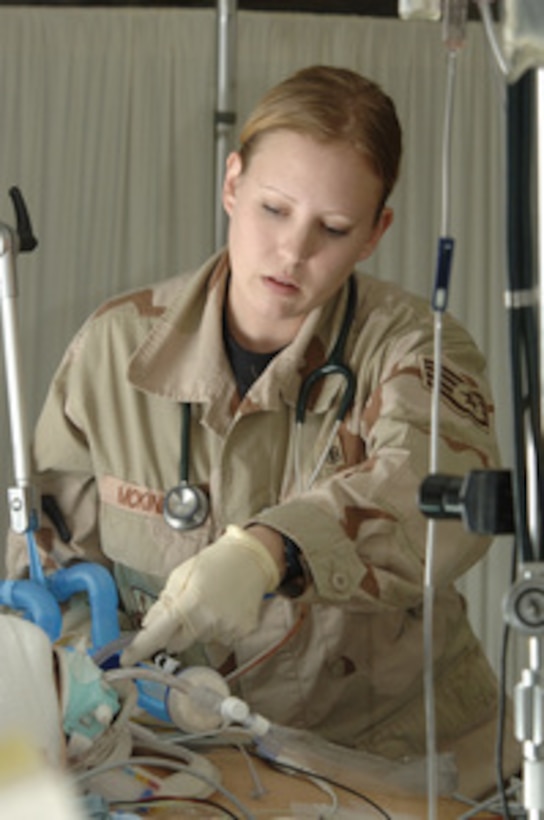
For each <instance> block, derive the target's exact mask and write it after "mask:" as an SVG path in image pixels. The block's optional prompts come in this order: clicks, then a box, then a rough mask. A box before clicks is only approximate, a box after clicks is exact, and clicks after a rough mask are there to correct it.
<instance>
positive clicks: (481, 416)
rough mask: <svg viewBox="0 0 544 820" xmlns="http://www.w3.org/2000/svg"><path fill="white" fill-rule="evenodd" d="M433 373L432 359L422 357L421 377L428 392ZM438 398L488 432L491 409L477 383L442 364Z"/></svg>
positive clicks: (430, 387) (431, 384)
mask: <svg viewBox="0 0 544 820" xmlns="http://www.w3.org/2000/svg"><path fill="white" fill-rule="evenodd" d="M434 371H435V367H434V359H431V358H429V357H424V358H423V359H422V364H421V377H422V380H423V384H424V385H425V387H426V388H427V389H428V390H432V387H433V384H434ZM440 396H441V398H442V400H443V401H444V402H445V403H446V404H447V405H448V406H449V407H450V408H451V409H452V410H453V411H454V412H456V413H459V415H461V416H465V417H467V418H470V419H471V420H472V421H473V422H474V423H475V424H477V425H478V426H479V427H481V428H483V429H484V430H489V424H490V420H489V415H490V409H491V408H490V405H489V404H488V402H487V401H486V398H485V396H484V395H483V393H482V391H481V390H480V388H479V385H478V383H477V382H476V381H475V380H474V379H473V378H472V377H471V376H468V375H467V374H466V373H462V372H461V371H458V370H453V368H451V367H448V365H445V364H442V368H441V376H440Z"/></svg>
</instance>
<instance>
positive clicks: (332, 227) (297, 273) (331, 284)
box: [223, 130, 392, 352]
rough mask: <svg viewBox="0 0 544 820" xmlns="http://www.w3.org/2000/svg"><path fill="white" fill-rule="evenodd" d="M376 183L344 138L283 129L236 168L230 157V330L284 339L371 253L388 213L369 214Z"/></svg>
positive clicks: (247, 337) (251, 344)
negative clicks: (323, 140) (321, 138)
mask: <svg viewBox="0 0 544 820" xmlns="http://www.w3.org/2000/svg"><path fill="white" fill-rule="evenodd" d="M381 197H382V183H381V181H380V180H379V179H378V177H377V176H376V175H375V174H374V173H373V171H372V170H371V169H370V166H369V164H368V163H367V162H366V161H365V159H364V158H363V157H361V155H360V154H357V153H356V152H355V150H354V149H353V148H352V147H351V146H350V145H348V144H347V143H343V142H333V143H321V142H318V141H316V140H314V139H313V138H311V137H308V136H306V135H302V134H298V133H296V132H294V131H288V130H280V131H272V132H270V133H269V134H265V135H264V136H263V137H261V139H260V140H259V143H258V144H257V146H256V149H255V151H254V153H253V154H252V157H251V161H250V162H249V165H248V167H247V168H246V170H245V171H244V172H243V173H242V162H241V159H240V156H239V154H237V153H233V154H231V155H230V156H229V158H228V160H227V171H226V176H225V182H224V187H223V205H224V207H225V210H226V212H227V214H228V215H229V217H230V225H229V254H230V262H231V280H230V287H229V296H228V306H227V317H228V322H229V329H230V331H231V333H233V334H234V336H235V338H237V340H238V342H239V343H241V344H242V345H244V346H245V347H247V348H249V349H253V350H255V351H261V352H267V351H272V350H275V349H278V348H280V347H282V346H284V345H286V344H288V343H289V342H290V341H292V339H293V338H294V337H295V335H296V333H297V331H298V329H299V327H300V325H301V324H302V322H303V321H304V318H305V317H306V315H307V314H308V313H309V312H310V311H311V310H312V309H313V308H315V307H317V306H319V305H322V304H323V303H324V302H326V301H327V300H328V299H329V298H330V297H331V296H332V295H333V294H334V293H335V292H336V291H337V290H338V289H339V288H340V287H341V285H342V284H343V283H344V282H345V281H346V279H347V278H348V277H349V275H350V273H351V272H352V270H353V267H354V265H355V264H356V263H357V262H359V261H360V260H362V259H365V258H367V257H368V256H370V254H371V253H372V251H373V250H374V248H375V247H376V245H377V244H378V242H379V240H380V238H381V237H382V235H383V233H384V231H385V230H386V229H387V227H388V226H389V224H390V223H391V219H392V212H391V211H390V209H384V210H383V211H382V213H381V214H380V216H379V217H378V219H377V221H376V211H377V208H378V206H379V203H380V200H381Z"/></svg>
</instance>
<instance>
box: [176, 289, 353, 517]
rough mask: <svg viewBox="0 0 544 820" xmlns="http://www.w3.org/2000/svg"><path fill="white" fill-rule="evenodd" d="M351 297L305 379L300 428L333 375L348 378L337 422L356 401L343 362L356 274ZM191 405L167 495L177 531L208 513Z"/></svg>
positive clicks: (297, 411)
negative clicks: (196, 469) (195, 457)
mask: <svg viewBox="0 0 544 820" xmlns="http://www.w3.org/2000/svg"><path fill="white" fill-rule="evenodd" d="M348 288H349V289H348V298H347V304H346V312H345V314H344V318H343V320H342V327H341V328H340V333H339V334H338V338H337V340H336V343H335V345H334V347H333V349H332V351H331V354H330V356H329V358H328V359H327V361H326V362H325V364H324V365H322V366H321V367H318V368H317V369H316V370H313V371H312V372H311V373H310V374H309V375H308V376H306V378H305V379H304V381H303V382H302V385H301V387H300V390H299V394H298V398H297V403H296V407H295V421H296V424H297V426H298V427H299V428H300V426H301V425H302V423H303V422H304V416H305V415H306V409H307V406H308V399H309V395H310V391H311V390H312V388H313V387H314V385H315V384H316V383H317V382H318V381H320V380H322V379H325V378H327V376H332V375H334V374H337V375H340V376H342V378H343V379H344V381H345V387H344V392H343V394H342V398H341V400H340V404H339V406H338V412H337V414H336V424H337V425H338V424H340V422H342V421H343V420H344V418H345V416H346V413H347V411H348V409H349V408H350V407H351V405H352V403H353V398H354V396H355V387H356V380H355V375H354V374H353V371H352V370H351V369H350V368H349V367H348V366H347V365H346V364H345V362H344V361H343V357H344V350H345V346H346V340H347V336H348V333H349V330H350V328H351V325H352V323H353V318H354V316H355V307H356V304H357V286H356V283H355V277H354V276H353V274H352V275H351V276H350V278H349V281H348ZM190 429H191V405H190V403H189V402H183V403H182V405H181V454H180V468H179V473H180V483H179V484H178V485H177V486H175V487H172V489H171V490H169V491H168V492H167V493H166V494H165V497H164V505H163V515H164V518H165V520H166V522H167V523H168V524H169V525H170V526H171V527H173V529H176V530H192V529H195V528H196V527H200V526H201V525H202V524H203V523H204V521H205V520H206V518H207V517H208V512H209V499H208V496H207V495H206V493H205V492H204V491H203V490H202V489H201V488H200V487H198V486H197V485H196V484H189V454H190Z"/></svg>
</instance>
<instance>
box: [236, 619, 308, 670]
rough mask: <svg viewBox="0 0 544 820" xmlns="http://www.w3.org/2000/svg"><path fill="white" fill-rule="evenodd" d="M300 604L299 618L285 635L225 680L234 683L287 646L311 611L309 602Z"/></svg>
mask: <svg viewBox="0 0 544 820" xmlns="http://www.w3.org/2000/svg"><path fill="white" fill-rule="evenodd" d="M298 606H299V615H298V618H297V620H296V621H295V623H294V624H293V626H292V627H290V629H288V630H287V632H286V633H285V635H283V637H282V638H280V640H279V641H278V642H277V643H275V644H273V645H272V646H270V647H268V649H265V650H264V651H263V652H261V653H260V654H259V655H256V656H255V657H253V658H250V660H249V661H247V662H246V663H244V664H242V666H239V667H238V668H237V669H234V671H232V672H230V673H229V674H228V675H225V680H226V681H227V683H232V682H233V681H236V680H238V678H240V677H242V675H245V674H247V673H248V672H250V671H251V670H252V669H254V668H255V667H256V666H259V664H261V663H264V661H266V660H268V659H269V658H271V657H272V656H273V655H275V654H276V652H278V651H279V650H280V649H281V648H282V646H285V644H286V643H287V642H288V641H289V640H291V638H292V637H293V635H295V634H296V633H297V632H298V631H299V629H300V627H301V626H302V623H303V621H304V620H305V618H306V616H307V615H308V611H309V607H308V604H299V605H298Z"/></svg>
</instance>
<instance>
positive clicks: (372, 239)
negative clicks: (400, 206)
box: [358, 208, 393, 262]
mask: <svg viewBox="0 0 544 820" xmlns="http://www.w3.org/2000/svg"><path fill="white" fill-rule="evenodd" d="M392 222H393V209H392V208H382V211H381V213H380V215H379V217H378V219H377V221H376V223H375V225H374V226H373V228H372V231H371V234H370V236H369V238H368V239H367V241H366V242H365V244H364V246H363V248H362V249H361V253H360V255H359V259H358V261H359V262H361V261H362V260H363V259H368V257H369V256H371V255H372V254H373V253H374V251H375V250H376V248H377V247H378V245H379V243H380V240H381V238H382V236H383V235H384V233H385V232H386V230H387V229H388V228H389V226H390V225H391V223H392Z"/></svg>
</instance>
